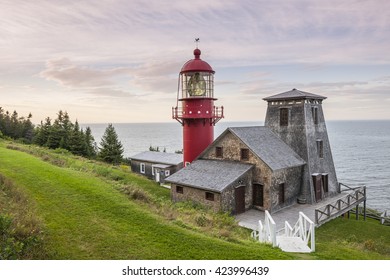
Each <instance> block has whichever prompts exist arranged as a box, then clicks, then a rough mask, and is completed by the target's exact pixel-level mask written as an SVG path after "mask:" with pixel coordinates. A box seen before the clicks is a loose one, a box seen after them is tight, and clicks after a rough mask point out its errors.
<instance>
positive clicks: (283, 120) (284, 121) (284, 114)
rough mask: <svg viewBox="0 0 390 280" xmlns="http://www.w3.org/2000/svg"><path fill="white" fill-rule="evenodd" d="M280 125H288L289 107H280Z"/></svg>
mask: <svg viewBox="0 0 390 280" xmlns="http://www.w3.org/2000/svg"><path fill="white" fill-rule="evenodd" d="M279 121H280V126H288V108H280V119H279Z"/></svg>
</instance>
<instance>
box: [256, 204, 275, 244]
mask: <svg viewBox="0 0 390 280" xmlns="http://www.w3.org/2000/svg"><path fill="white" fill-rule="evenodd" d="M252 238H254V239H257V240H259V241H260V242H266V243H271V244H272V246H274V247H275V246H277V244H276V224H275V221H274V220H273V219H272V217H271V215H270V213H269V212H268V211H267V210H265V219H264V225H263V223H262V222H261V221H260V220H259V228H258V231H255V230H254V231H252Z"/></svg>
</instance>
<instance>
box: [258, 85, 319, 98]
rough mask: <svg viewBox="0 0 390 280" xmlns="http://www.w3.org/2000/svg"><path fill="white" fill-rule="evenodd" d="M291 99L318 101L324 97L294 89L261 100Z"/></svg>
mask: <svg viewBox="0 0 390 280" xmlns="http://www.w3.org/2000/svg"><path fill="white" fill-rule="evenodd" d="M292 99H320V100H323V99H326V97H325V96H321V95H317V94H314V93H310V92H305V91H301V90H298V89H296V88H294V89H292V90H290V91H286V92H282V93H279V94H276V95H272V96H269V97H266V98H263V100H265V101H276V100H292Z"/></svg>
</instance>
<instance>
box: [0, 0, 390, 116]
mask: <svg viewBox="0 0 390 280" xmlns="http://www.w3.org/2000/svg"><path fill="white" fill-rule="evenodd" d="M195 38H200V42H199V49H201V51H202V55H201V58H202V59H203V60H205V61H207V62H208V63H209V64H210V65H211V66H212V67H213V69H214V70H215V72H216V73H215V77H214V79H215V91H214V95H215V97H216V98H218V100H217V101H216V105H218V106H221V105H223V106H224V108H225V120H224V121H263V120H264V117H265V112H266V106H267V104H266V102H265V101H264V100H263V98H264V97H267V96H271V95H274V94H278V93H281V92H285V91H288V90H291V89H292V88H297V89H300V90H302V91H307V92H311V93H315V94H319V95H323V96H326V97H327V99H326V100H325V101H324V103H323V108H324V112H325V118H326V119H327V120H361V119H390V110H389V109H388V108H389V107H390V1H388V0H365V1H358V0H343V1H340V0H326V1H325V0H324V1H320V0H309V1H304V0H290V1H288V0H287V1H281V0H273V1H270V0H266V1H263V0H213V1H210V0H197V1H183V0H171V1H165V0H149V1H148V0H123V1H120V0H118V1H116V0H99V1H96V0H92V1H89V0H85V1H83V0H76V1H74V0H67V1H63V0H50V1H43V0H34V1H27V0H25V1H22V0H0V107H3V108H4V109H6V110H9V111H13V110H16V111H17V112H18V113H19V115H23V116H27V115H28V113H30V112H31V113H32V115H33V122H34V123H39V122H40V121H41V120H43V119H45V118H46V117H48V116H49V117H51V118H55V117H56V113H57V112H58V111H59V110H64V111H67V112H68V113H69V115H70V117H71V119H72V120H73V121H75V120H76V119H77V120H78V121H79V122H80V123H129V122H174V120H172V117H171V108H172V107H173V106H176V97H177V84H178V75H179V72H180V69H181V67H182V66H183V64H184V63H185V62H186V61H188V60H189V59H192V58H193V50H194V48H195V47H196V44H195V42H194V41H195Z"/></svg>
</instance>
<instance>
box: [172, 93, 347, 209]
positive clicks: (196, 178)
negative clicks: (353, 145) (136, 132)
mask: <svg viewBox="0 0 390 280" xmlns="http://www.w3.org/2000/svg"><path fill="white" fill-rule="evenodd" d="M324 99H325V97H323V96H320V95H315V94H311V93H307V92H303V91H299V90H296V89H293V90H291V91H288V92H284V93H281V94H277V95H274V96H270V97H267V98H264V100H265V101H267V102H268V109H267V115H266V120H265V126H254V127H232V128H228V129H227V130H225V131H224V132H223V133H222V134H221V135H220V136H219V137H218V138H217V139H216V140H215V141H214V142H213V143H212V144H211V145H210V146H208V147H207V148H206V149H205V150H204V151H203V152H202V153H201V154H200V155H199V156H198V158H197V160H195V161H194V162H193V163H192V164H190V165H189V166H187V167H185V168H183V169H182V170H180V171H179V172H177V173H175V174H174V175H172V176H170V177H169V178H167V179H166V182H169V183H171V197H172V200H173V201H183V200H192V201H196V202H198V203H201V204H204V205H207V206H209V207H211V208H213V209H214V210H216V211H219V210H222V211H228V212H231V213H235V214H237V213H241V212H244V211H245V210H247V209H250V208H257V209H259V210H268V211H270V212H271V213H272V212H275V211H278V210H280V209H282V208H284V207H287V206H290V205H293V204H295V203H297V202H298V203H311V204H312V203H315V202H317V201H319V200H321V199H323V198H325V197H327V196H331V195H333V194H336V193H338V192H339V187H338V183H337V178H336V173H335V169H334V165H333V159H332V154H331V150H330V145H329V140H328V136H327V131H326V126H325V120H324V116H323V112H322V101H323V100H324Z"/></svg>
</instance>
